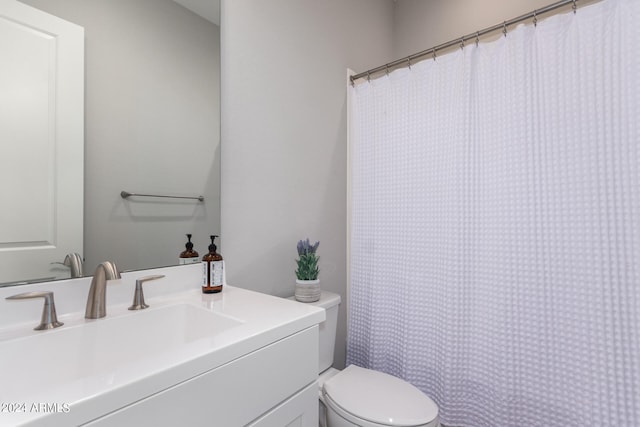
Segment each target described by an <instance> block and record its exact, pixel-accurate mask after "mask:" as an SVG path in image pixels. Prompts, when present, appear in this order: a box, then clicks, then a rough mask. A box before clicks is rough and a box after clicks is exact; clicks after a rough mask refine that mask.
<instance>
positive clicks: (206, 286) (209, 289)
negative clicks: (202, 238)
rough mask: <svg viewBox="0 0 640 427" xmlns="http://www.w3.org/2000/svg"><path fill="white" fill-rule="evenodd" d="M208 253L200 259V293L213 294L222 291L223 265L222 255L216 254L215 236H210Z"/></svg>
mask: <svg viewBox="0 0 640 427" xmlns="http://www.w3.org/2000/svg"><path fill="white" fill-rule="evenodd" d="M210 237H211V244H210V245H209V253H208V254H206V255H205V256H203V257H202V292H203V293H205V294H214V293H217V292H220V291H222V278H223V269H224V263H223V261H222V255H220V254H219V253H217V252H216V250H217V249H218V248H217V246H216V244H215V239H216V237H218V236H217V235H211V236H210Z"/></svg>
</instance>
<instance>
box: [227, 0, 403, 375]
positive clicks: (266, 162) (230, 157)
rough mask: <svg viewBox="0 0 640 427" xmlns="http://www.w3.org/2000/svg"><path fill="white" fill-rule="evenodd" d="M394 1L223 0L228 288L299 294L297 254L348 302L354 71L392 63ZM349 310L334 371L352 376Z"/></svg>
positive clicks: (342, 325)
mask: <svg viewBox="0 0 640 427" xmlns="http://www.w3.org/2000/svg"><path fill="white" fill-rule="evenodd" d="M392 8H393V3H392V2H391V1H389V0H375V1H373V0H349V1H345V0H323V1H317V0H270V1H261V0H228V1H226V0H223V3H222V16H221V24H220V26H221V29H222V233H223V239H222V243H223V244H222V247H221V251H222V254H223V255H224V257H225V260H226V261H227V280H228V281H229V283H231V284H234V285H237V286H241V287H244V288H249V289H254V290H258V291H261V292H266V293H270V294H274V295H279V296H288V295H292V294H293V292H294V284H295V275H294V269H295V258H296V257H297V253H296V243H297V241H298V240H299V239H302V238H305V237H309V238H310V239H312V240H319V241H320V247H319V249H318V253H319V255H320V269H321V271H320V280H321V286H322V288H324V289H326V290H329V291H333V292H337V293H339V294H341V295H342V296H343V298H344V296H345V291H346V238H347V237H346V206H347V205H346V198H347V193H346V171H347V127H346V117H347V116H346V91H345V85H346V70H347V67H351V68H354V69H363V68H365V67H372V66H375V65H376V64H378V63H380V62H382V61H388V60H390V59H391V58H392V55H391V47H392V37H391V28H392V19H393V13H392V12H393V11H392ZM345 306H346V304H342V306H341V311H340V326H339V331H338V342H337V348H336V365H337V366H342V365H344V358H345V345H344V343H345V337H346V322H345Z"/></svg>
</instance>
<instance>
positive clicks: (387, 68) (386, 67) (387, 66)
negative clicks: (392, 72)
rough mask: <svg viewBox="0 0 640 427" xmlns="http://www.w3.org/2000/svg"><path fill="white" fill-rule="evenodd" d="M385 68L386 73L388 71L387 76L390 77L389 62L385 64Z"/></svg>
mask: <svg viewBox="0 0 640 427" xmlns="http://www.w3.org/2000/svg"><path fill="white" fill-rule="evenodd" d="M384 68H385V73H387V77H389V64H387V65H385V66H384Z"/></svg>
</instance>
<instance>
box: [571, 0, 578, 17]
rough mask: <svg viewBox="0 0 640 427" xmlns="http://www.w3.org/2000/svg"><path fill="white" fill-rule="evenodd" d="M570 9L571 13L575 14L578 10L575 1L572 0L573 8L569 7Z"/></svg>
mask: <svg viewBox="0 0 640 427" xmlns="http://www.w3.org/2000/svg"><path fill="white" fill-rule="evenodd" d="M571 9H573V13H574V14H575V13H576V10H577V9H578V6H576V0H573V6H571Z"/></svg>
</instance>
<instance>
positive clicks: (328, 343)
mask: <svg viewBox="0 0 640 427" xmlns="http://www.w3.org/2000/svg"><path fill="white" fill-rule="evenodd" d="M289 299H293V300H295V297H291V298H289ZM301 304H302V303H301ZM304 304H310V305H315V306H317V307H322V308H324V309H325V310H326V317H327V319H326V320H325V321H324V322H322V323H321V324H320V355H319V356H320V357H319V360H320V365H319V368H318V373H321V372H323V371H326V370H327V369H329V368H330V367H331V365H333V350H334V348H335V345H336V329H337V327H338V306H339V305H340V295H338V294H334V293H333V292H327V291H322V293H321V295H320V300H318V301H316V302H308V303H304Z"/></svg>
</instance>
